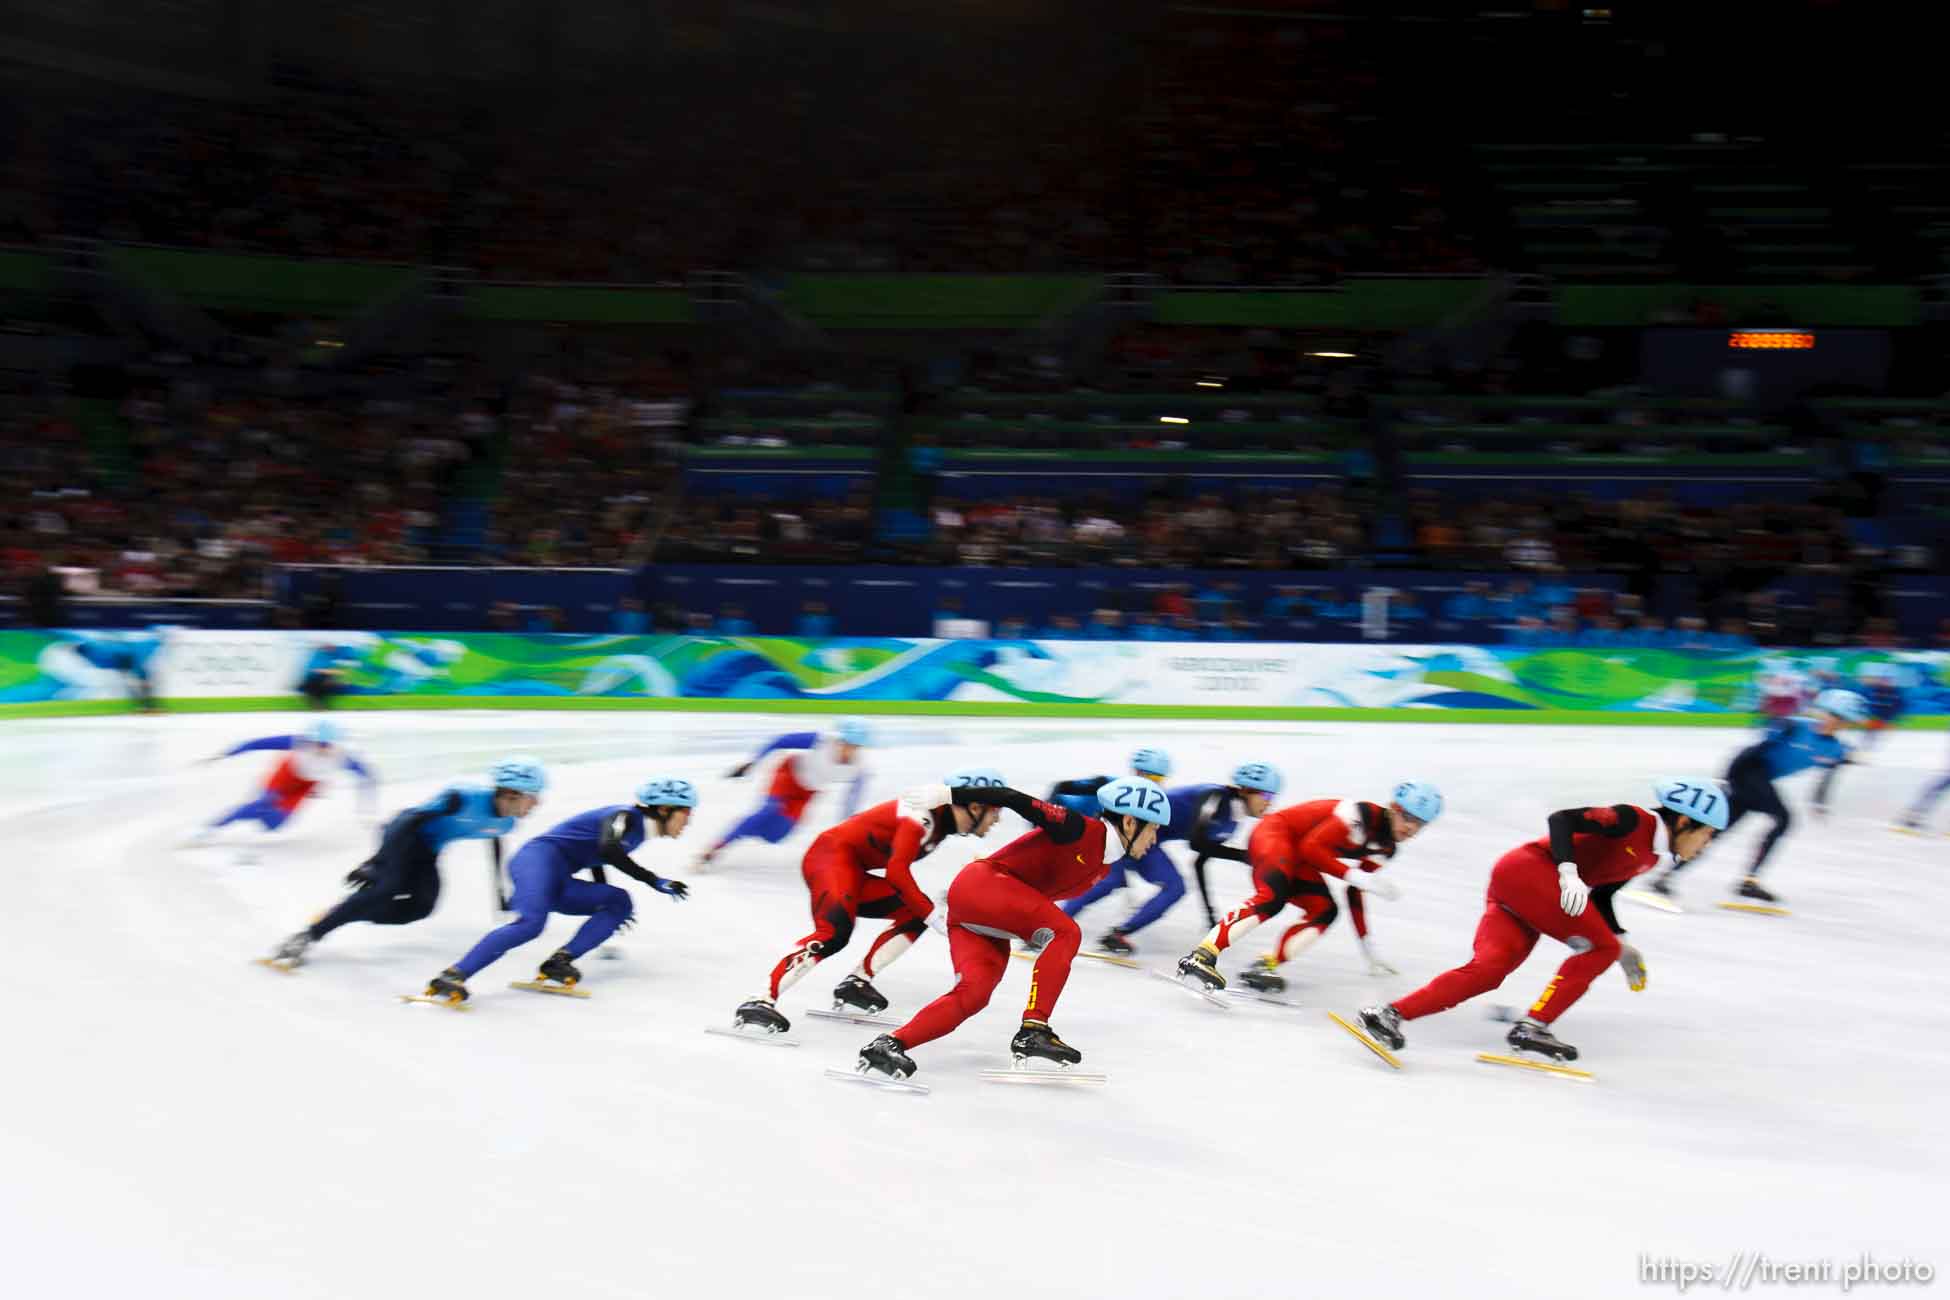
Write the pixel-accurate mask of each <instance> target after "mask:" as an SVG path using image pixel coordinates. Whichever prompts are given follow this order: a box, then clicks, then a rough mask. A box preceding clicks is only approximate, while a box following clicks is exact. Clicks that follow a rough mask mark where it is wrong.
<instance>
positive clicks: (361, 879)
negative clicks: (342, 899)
mask: <svg viewBox="0 0 1950 1300" xmlns="http://www.w3.org/2000/svg"><path fill="white" fill-rule="evenodd" d="M345 883H346V884H348V885H367V884H371V883H372V863H370V862H362V863H360V864H359V865H358V866H356V867H354V868H352V870H350V871H348V872H346V873H345Z"/></svg>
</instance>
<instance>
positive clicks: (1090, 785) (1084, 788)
mask: <svg viewBox="0 0 1950 1300" xmlns="http://www.w3.org/2000/svg"><path fill="white" fill-rule="evenodd" d="M1108 784H1110V778H1109V777H1107V776H1080V777H1077V778H1076V779H1075V780H1072V781H1058V782H1057V783H1056V784H1055V785H1053V786H1051V787H1050V788H1049V797H1050V801H1051V802H1052V803H1054V802H1055V801H1056V800H1058V799H1061V798H1062V797H1063V796H1064V795H1066V794H1089V795H1094V794H1096V793H1097V791H1099V790H1101V789H1103V788H1104V787H1105V786H1106V785H1108Z"/></svg>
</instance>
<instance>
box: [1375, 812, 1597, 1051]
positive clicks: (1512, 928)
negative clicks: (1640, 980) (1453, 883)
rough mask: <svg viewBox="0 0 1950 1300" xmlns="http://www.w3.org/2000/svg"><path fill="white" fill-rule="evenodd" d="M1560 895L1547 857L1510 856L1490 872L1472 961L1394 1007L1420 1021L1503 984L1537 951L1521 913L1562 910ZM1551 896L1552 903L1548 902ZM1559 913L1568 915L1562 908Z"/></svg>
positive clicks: (1533, 935) (1531, 928)
mask: <svg viewBox="0 0 1950 1300" xmlns="http://www.w3.org/2000/svg"><path fill="white" fill-rule="evenodd" d="M1556 890H1557V873H1556V871H1555V870H1554V869H1553V868H1552V867H1551V864H1550V863H1549V862H1547V861H1545V860H1544V858H1543V857H1542V856H1537V857H1532V856H1531V855H1529V854H1526V853H1524V852H1523V851H1522V850H1518V851H1517V852H1515V853H1509V854H1505V855H1504V856H1503V858H1502V860H1501V861H1499V862H1498V863H1497V864H1496V868H1495V869H1494V870H1493V871H1492V872H1491V873H1490V888H1489V896H1488V898H1486V899H1485V900H1484V903H1483V917H1482V919H1481V920H1480V921H1478V922H1477V923H1476V937H1475V939H1474V941H1473V948H1474V950H1473V952H1472V953H1471V955H1470V959H1469V960H1468V961H1467V962H1465V963H1463V964H1462V965H1461V966H1458V967H1456V968H1455V969H1454V970H1451V971H1446V972H1444V973H1443V974H1441V975H1438V976H1436V977H1435V978H1434V979H1432V980H1430V981H1429V982H1428V983H1427V984H1424V985H1423V986H1422V987H1421V988H1419V989H1417V990H1415V992H1413V993H1410V994H1409V995H1408V996H1407V997H1403V998H1397V999H1396V1000H1395V1001H1394V1002H1393V1003H1392V1004H1391V1005H1392V1006H1393V1007H1394V1008H1395V1010H1396V1011H1397V1012H1399V1013H1400V1014H1401V1018H1402V1019H1403V1020H1419V1019H1420V1018H1421V1017H1423V1016H1432V1015H1434V1014H1436V1013H1437V1012H1439V1011H1447V1010H1448V1009H1449V1008H1450V1007H1453V1006H1455V1005H1456V1004H1457V1003H1460V1002H1467V1001H1468V1000H1469V999H1470V998H1473V997H1477V996H1479V995H1481V994H1484V993H1487V992H1489V991H1490V990H1491V989H1493V988H1495V987H1497V986H1498V985H1499V984H1501V983H1503V981H1504V980H1505V979H1507V978H1509V975H1510V972H1511V971H1513V970H1515V969H1516V968H1517V967H1519V966H1521V965H1523V962H1524V958H1526V957H1528V956H1530V952H1531V949H1533V948H1535V947H1536V946H1537V935H1538V929H1537V927H1536V926H1535V925H1533V924H1531V923H1530V922H1529V921H1528V920H1527V919H1525V918H1524V917H1523V916H1520V915H1519V914H1518V912H1517V910H1515V909H1516V908H1519V907H1521V908H1523V909H1525V910H1526V911H1534V912H1536V913H1538V914H1539V915H1541V914H1542V909H1543V907H1544V905H1545V903H1546V902H1548V905H1549V906H1550V907H1552V908H1557V907H1558V900H1557V893H1556ZM1546 894H1548V899H1545V897H1544V895H1546ZM1588 910H1590V911H1593V912H1595V911H1596V910H1597V909H1596V908H1591V909H1588ZM1558 911H1559V914H1560V915H1562V909H1561V908H1558ZM1602 924H1603V923H1602V922H1600V925H1601V926H1602ZM1615 951H1616V945H1614V952H1615Z"/></svg>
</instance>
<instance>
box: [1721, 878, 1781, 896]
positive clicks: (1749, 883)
mask: <svg viewBox="0 0 1950 1300" xmlns="http://www.w3.org/2000/svg"><path fill="white" fill-rule="evenodd" d="M1733 892H1734V893H1735V894H1736V895H1737V896H1739V897H1741V898H1746V899H1751V900H1752V901H1754V902H1756V903H1778V902H1780V901H1781V900H1780V898H1779V896H1777V895H1776V894H1775V893H1774V891H1773V890H1771V889H1768V888H1766V887H1765V886H1764V885H1762V884H1761V883H1760V877H1758V876H1748V877H1747V878H1746V879H1745V880H1743V881H1741V882H1740V887H1739V888H1738V889H1735V890H1734V891H1733Z"/></svg>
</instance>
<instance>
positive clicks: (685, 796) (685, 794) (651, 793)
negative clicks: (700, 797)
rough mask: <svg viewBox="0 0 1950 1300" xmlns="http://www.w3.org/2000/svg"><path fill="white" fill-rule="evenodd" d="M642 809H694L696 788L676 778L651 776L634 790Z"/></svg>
mask: <svg viewBox="0 0 1950 1300" xmlns="http://www.w3.org/2000/svg"><path fill="white" fill-rule="evenodd" d="M636 801H637V805H638V806H639V807H642V808H695V807H697V787H696V786H694V785H692V784H691V783H690V782H689V781H686V780H684V779H683V778H682V777H678V776H653V777H651V778H650V779H649V780H648V781H645V782H644V783H643V784H642V785H640V786H638V787H637V788H636Z"/></svg>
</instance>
